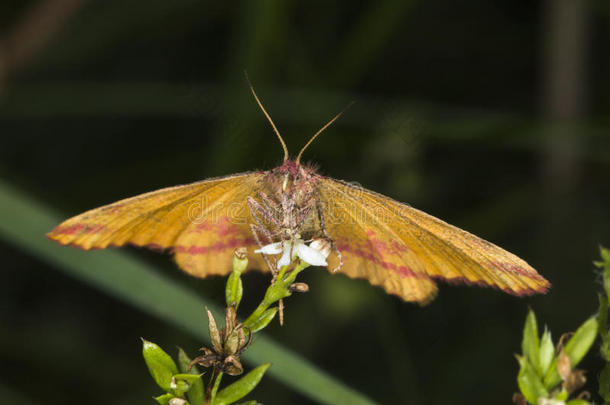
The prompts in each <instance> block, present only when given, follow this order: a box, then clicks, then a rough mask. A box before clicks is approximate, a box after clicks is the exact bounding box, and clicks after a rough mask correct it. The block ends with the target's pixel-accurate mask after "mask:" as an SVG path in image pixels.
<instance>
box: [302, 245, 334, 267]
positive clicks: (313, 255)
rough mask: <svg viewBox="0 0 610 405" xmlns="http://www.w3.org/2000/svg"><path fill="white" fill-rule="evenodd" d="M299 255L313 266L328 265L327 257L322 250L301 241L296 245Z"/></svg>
mask: <svg viewBox="0 0 610 405" xmlns="http://www.w3.org/2000/svg"><path fill="white" fill-rule="evenodd" d="M295 249H296V252H297V255H298V256H299V257H300V258H301V260H303V261H305V262H307V263H309V264H311V265H312V266H328V263H326V258H325V257H324V255H323V254H322V253H320V251H318V250H316V249H314V248H311V247H309V246H307V245H306V244H304V243H299V244H298V245H296V246H295Z"/></svg>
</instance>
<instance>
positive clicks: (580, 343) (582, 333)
mask: <svg viewBox="0 0 610 405" xmlns="http://www.w3.org/2000/svg"><path fill="white" fill-rule="evenodd" d="M596 336H597V319H596V318H589V319H588V320H586V321H585V323H583V324H582V325H581V326H580V328H578V330H577V331H576V332H575V333H574V336H572V337H571V338H570V340H568V343H567V344H566V345H565V347H564V350H565V352H566V354H567V355H568V357H569V358H570V364H571V365H572V368H575V367H576V366H577V365H578V363H580V361H581V360H582V358H583V357H585V354H587V352H588V351H589V349H590V348H591V346H592V345H593V342H594V341H595V337H596ZM560 382H561V376H560V375H559V372H558V371H557V358H555V359H554V360H553V364H552V365H551V367H550V369H549V371H548V372H547V373H546V375H545V377H544V386H545V387H547V388H548V389H551V388H552V387H554V386H556V385H557V384H559V383H560Z"/></svg>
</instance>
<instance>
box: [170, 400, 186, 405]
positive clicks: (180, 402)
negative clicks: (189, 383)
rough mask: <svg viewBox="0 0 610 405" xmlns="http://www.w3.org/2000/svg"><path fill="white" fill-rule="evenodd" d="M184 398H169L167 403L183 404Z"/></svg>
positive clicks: (171, 404) (184, 402)
mask: <svg viewBox="0 0 610 405" xmlns="http://www.w3.org/2000/svg"><path fill="white" fill-rule="evenodd" d="M185 404H186V399H183V398H172V399H170V400H169V405H185Z"/></svg>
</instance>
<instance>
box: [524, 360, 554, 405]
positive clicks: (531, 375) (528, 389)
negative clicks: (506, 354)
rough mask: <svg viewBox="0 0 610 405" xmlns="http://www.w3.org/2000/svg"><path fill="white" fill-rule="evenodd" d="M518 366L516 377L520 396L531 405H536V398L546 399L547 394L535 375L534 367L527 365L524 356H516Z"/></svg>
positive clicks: (527, 362)
mask: <svg viewBox="0 0 610 405" xmlns="http://www.w3.org/2000/svg"><path fill="white" fill-rule="evenodd" d="M517 360H518V361H519V365H520V366H521V368H520V370H519V375H518V376H517V383H518V384H519V389H520V390H521V394H523V396H524V397H525V399H527V401H528V402H529V403H531V404H537V403H538V398H548V396H549V392H548V391H547V390H546V388H545V387H544V385H543V384H542V381H541V380H540V377H539V376H538V375H537V374H536V371H535V370H534V367H533V366H532V365H531V364H530V363H529V361H528V360H527V358H526V357H525V356H517Z"/></svg>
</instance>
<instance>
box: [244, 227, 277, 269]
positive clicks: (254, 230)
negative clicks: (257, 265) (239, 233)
mask: <svg viewBox="0 0 610 405" xmlns="http://www.w3.org/2000/svg"><path fill="white" fill-rule="evenodd" d="M250 231H251V232H252V236H254V240H256V243H257V244H258V246H259V247H260V248H262V247H263V246H264V245H263V243H262V242H261V240H260V237H259V232H261V233H262V234H263V235H265V236H266V237H267V239H269V240H271V239H270V237H269V236H270V235H267V233H268V231H267V230H266V229H265V228H262V227H260V226H257V225H254V224H250ZM261 255H262V256H263V260H265V263H266V264H267V267H268V268H269V270H270V271H271V274H272V275H273V278H274V279H275V275H276V274H277V269H276V266H273V265H272V264H271V261H270V260H269V256H268V255H266V254H264V253H261Z"/></svg>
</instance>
